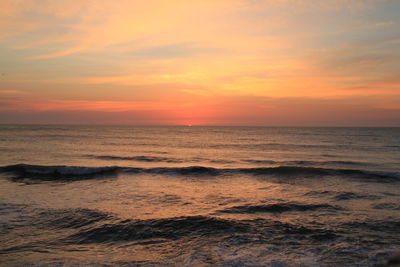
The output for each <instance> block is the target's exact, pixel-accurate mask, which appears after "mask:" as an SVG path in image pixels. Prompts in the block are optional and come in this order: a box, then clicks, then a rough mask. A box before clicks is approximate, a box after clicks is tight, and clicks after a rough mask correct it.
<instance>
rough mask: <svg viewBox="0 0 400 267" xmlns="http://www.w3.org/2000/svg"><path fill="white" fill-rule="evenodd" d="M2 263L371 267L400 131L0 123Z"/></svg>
mask: <svg viewBox="0 0 400 267" xmlns="http://www.w3.org/2000/svg"><path fill="white" fill-rule="evenodd" d="M0 166H1V167H0V264H1V265H3V266H20V265H40V266H43V265H49V266H69V265H72V266H74V265H90V266H103V265H121V266H276V267H278V266H279V267H283V266H381V264H382V263H384V261H385V259H386V258H387V257H388V255H390V254H392V253H393V252H395V251H398V250H400V167H399V166H400V128H279V127H276V128H273V127H128V126H28V125H25V126H23V125H19V126H16V125H0Z"/></svg>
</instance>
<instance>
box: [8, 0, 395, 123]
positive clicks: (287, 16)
mask: <svg viewBox="0 0 400 267" xmlns="http://www.w3.org/2000/svg"><path fill="white" fill-rule="evenodd" d="M399 14H400V1H399V0H387V1H385V0H324V1H321V0H265V1H261V0H260V1H257V0H219V1H216V0H198V1H197V0H190V1H188V0H186V1H183V0H182V1H178V0H165V1H161V0H145V1H134V0H130V1H126V0H113V1H109V0H93V1H90V0H87V1H78V0H76V1H75V0H65V1H64V0H36V1H35V0H1V1H0V62H1V64H0V123H71V124H75V123H76V124H81V123H88V124H92V123H93V124H107V123H112V124H141V125H148V124H172V125H188V124H192V125H276V126H281V125H285V126H400V15H399Z"/></svg>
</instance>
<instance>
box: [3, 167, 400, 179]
mask: <svg viewBox="0 0 400 267" xmlns="http://www.w3.org/2000/svg"><path fill="white" fill-rule="evenodd" d="M0 173H12V174H14V177H13V179H14V180H21V179H36V180H82V179H91V178H96V177H107V176H115V175H117V174H119V173H145V174H146V173H147V174H161V175H162V174H164V175H188V176H191V175H194V176H199V175H200V176H217V175H227V174H228V175H229V174H231V175H232V174H247V175H255V176H275V177H289V178H293V177H306V178H313V177H323V176H341V177H356V178H362V179H369V180H370V181H376V182H390V181H399V178H400V173H399V172H372V171H366V170H358V169H331V168H315V167H302V166H278V167H262V168H212V167H203V166H189V167H157V168H133V167H119V166H106V167H83V166H42V165H28V164H17V165H9V166H3V167H0Z"/></svg>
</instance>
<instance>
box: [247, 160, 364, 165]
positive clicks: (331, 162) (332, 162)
mask: <svg viewBox="0 0 400 267" xmlns="http://www.w3.org/2000/svg"><path fill="white" fill-rule="evenodd" d="M243 161H244V162H247V163H253V164H260V165H262V164H282V165H300V166H310V165H319V166H326V165H359V166H364V165H371V163H362V162H356V161H341V160H329V161H312V160H288V161H274V160H243Z"/></svg>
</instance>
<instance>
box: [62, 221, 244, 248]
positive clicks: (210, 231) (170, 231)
mask: <svg viewBox="0 0 400 267" xmlns="http://www.w3.org/2000/svg"><path fill="white" fill-rule="evenodd" d="M243 231H246V227H245V225H244V224H241V223H240V222H235V221H231V220H225V219H219V218H214V217H207V216H188V217H174V218H166V219H149V220H120V221H115V222H114V223H105V224H102V225H99V226H95V227H92V228H90V229H88V230H83V231H80V232H78V233H76V234H74V235H72V236H70V237H68V239H67V241H69V242H72V243H79V244H82V243H109V242H121V241H140V240H149V239H152V240H158V241H161V240H177V239H181V238H183V237H185V236H190V237H191V238H193V237H202V236H216V235H220V234H227V233H237V232H243Z"/></svg>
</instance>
